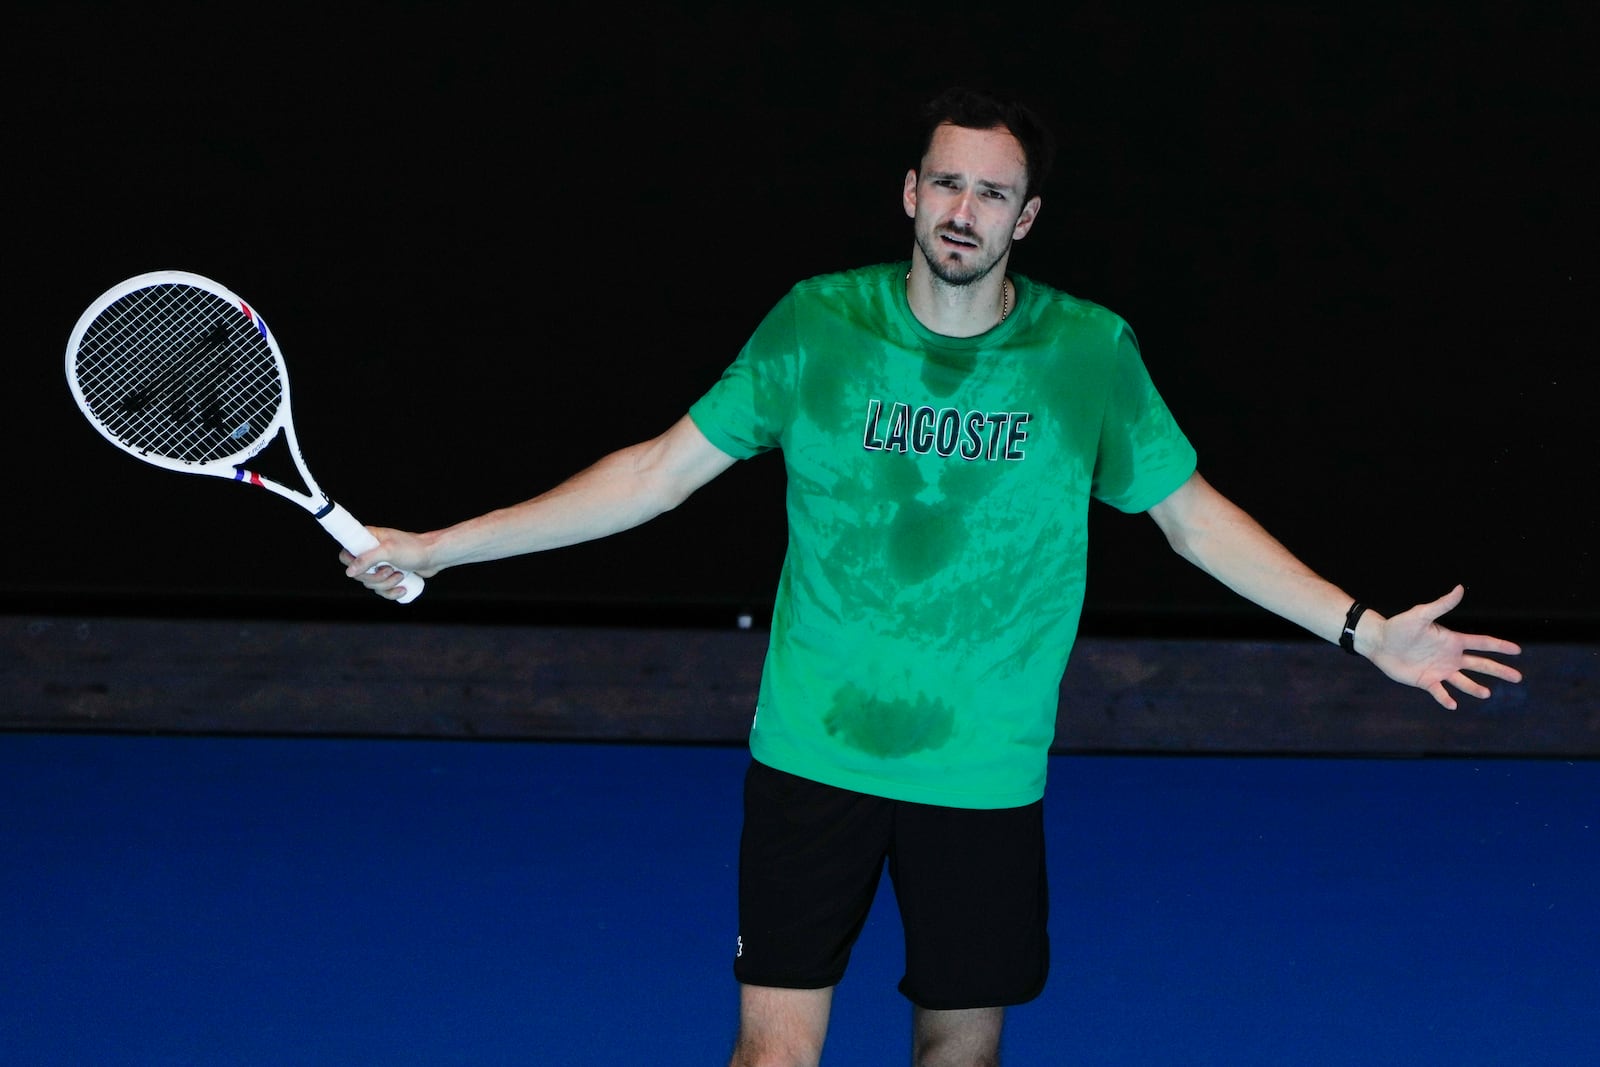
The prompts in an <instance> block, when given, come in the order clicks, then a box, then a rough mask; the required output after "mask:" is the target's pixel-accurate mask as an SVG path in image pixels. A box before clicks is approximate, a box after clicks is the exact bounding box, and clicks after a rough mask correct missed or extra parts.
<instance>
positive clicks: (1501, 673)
mask: <svg viewBox="0 0 1600 1067" xmlns="http://www.w3.org/2000/svg"><path fill="white" fill-rule="evenodd" d="M1461 669H1462V670H1463V671H1472V672H1473V673H1474V674H1487V675H1488V676H1489V677H1491V678H1498V679H1500V680H1501V681H1502V682H1520V681H1522V672H1521V671H1519V670H1517V669H1516V668H1515V667H1513V666H1511V664H1509V663H1501V662H1500V661H1499V660H1497V659H1486V658H1485V657H1483V656H1466V657H1464V658H1463V659H1462V661H1461Z"/></svg>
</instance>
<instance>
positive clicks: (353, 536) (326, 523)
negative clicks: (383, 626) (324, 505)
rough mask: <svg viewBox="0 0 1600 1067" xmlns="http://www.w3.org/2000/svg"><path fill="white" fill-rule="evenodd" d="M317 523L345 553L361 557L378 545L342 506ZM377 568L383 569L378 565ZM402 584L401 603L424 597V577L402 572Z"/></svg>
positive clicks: (329, 512) (331, 508)
mask: <svg viewBox="0 0 1600 1067" xmlns="http://www.w3.org/2000/svg"><path fill="white" fill-rule="evenodd" d="M317 521H318V522H320V523H321V524H322V528H323V529H324V530H327V531H328V532H329V533H331V534H332V535H333V539H334V540H335V541H338V542H339V543H340V544H341V545H343V546H344V547H345V551H347V552H349V553H350V554H351V555H352V556H359V555H361V553H363V552H365V551H366V550H367V549H369V548H371V547H372V546H374V545H376V544H377V543H378V539H377V538H376V537H373V536H372V534H371V533H370V532H368V530H367V528H366V527H365V526H363V525H361V524H360V523H359V522H357V521H356V517H355V516H354V515H352V514H350V513H349V512H348V511H346V510H345V509H344V508H343V507H342V506H341V505H339V504H334V505H333V506H332V507H330V508H329V509H328V511H327V512H326V513H325V514H322V515H318V516H317ZM374 566H375V567H382V566H384V564H382V563H378V564H375V565H374ZM400 584H401V585H403V586H404V587H405V590H406V595H405V596H403V597H401V598H400V603H402V604H409V603H411V602H412V601H413V600H415V599H417V597H419V596H421V595H422V587H423V585H424V584H426V583H424V582H423V580H422V575H420V574H414V573H412V572H411V571H401V572H400Z"/></svg>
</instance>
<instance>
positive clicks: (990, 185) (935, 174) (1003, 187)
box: [927, 170, 1017, 193]
mask: <svg viewBox="0 0 1600 1067" xmlns="http://www.w3.org/2000/svg"><path fill="white" fill-rule="evenodd" d="M927 177H928V178H929V179H930V180H933V179H939V178H953V179H955V180H957V181H961V180H963V179H964V178H965V177H966V175H964V174H959V173H957V172H956V171H953V170H930V171H928V173H927ZM974 184H975V185H981V186H982V187H984V188H985V189H994V190H997V191H999V192H1002V193H1010V192H1015V191H1016V188H1017V187H1016V186H1014V185H1008V184H1006V183H1005V182H992V181H989V180H988V179H987V178H979V179H978V180H977V181H976V182H975V183H974Z"/></svg>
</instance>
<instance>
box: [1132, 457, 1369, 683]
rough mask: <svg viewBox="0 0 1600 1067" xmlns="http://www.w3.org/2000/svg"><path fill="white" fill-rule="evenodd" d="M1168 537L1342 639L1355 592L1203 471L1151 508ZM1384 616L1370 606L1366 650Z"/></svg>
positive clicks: (1228, 578)
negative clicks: (1308, 560)
mask: <svg viewBox="0 0 1600 1067" xmlns="http://www.w3.org/2000/svg"><path fill="white" fill-rule="evenodd" d="M1150 514H1151V517H1152V518H1154V519H1155V520H1156V522H1157V524H1158V525H1160V526H1161V529H1162V532H1163V533H1164V534H1166V537H1167V540H1168V543H1169V544H1171V546H1172V548H1173V550H1174V551H1176V552H1177V553H1178V554H1179V555H1180V556H1182V557H1183V558H1184V559H1187V560H1188V561H1189V562H1191V563H1193V564H1194V565H1195V566H1197V567H1199V568H1200V569H1201V570H1203V571H1205V572H1206V573H1207V574H1209V575H1211V576H1212V577H1214V578H1216V579H1217V580H1218V581H1220V582H1221V583H1222V584H1224V585H1226V586H1227V587H1228V588H1230V589H1232V590H1233V591H1234V592H1236V593H1238V594H1239V595H1240V596H1243V597H1244V598H1245V599H1247V600H1250V601H1251V602H1253V603H1255V604H1257V605H1259V606H1261V607H1262V608H1265V609H1266V610H1268V611H1270V612H1272V613H1273V614H1275V615H1278V616H1280V617H1282V618H1284V619H1287V620H1288V621H1290V622H1292V623H1294V624H1296V625H1297V626H1300V627H1302V628H1304V629H1305V630H1307V631H1309V632H1311V633H1313V634H1315V635H1317V636H1318V637H1321V638H1323V639H1324V640H1327V641H1332V642H1337V641H1338V640H1339V636H1340V634H1341V633H1342V632H1343V630H1344V622H1345V616H1346V614H1347V613H1348V612H1349V610H1350V606H1351V603H1352V602H1353V601H1352V598H1351V596H1350V594H1348V593H1346V592H1345V591H1344V590H1343V589H1341V588H1339V587H1338V586H1337V585H1335V584H1334V583H1332V582H1330V581H1328V580H1327V579H1326V578H1323V577H1322V576H1321V575H1319V574H1317V573H1316V572H1315V571H1313V570H1312V569H1311V568H1310V567H1308V566H1307V565H1306V564H1305V563H1304V562H1302V561H1301V560H1300V559H1299V558H1298V557H1296V556H1295V555H1294V554H1293V553H1292V552H1290V551H1289V550H1288V549H1287V548H1286V547H1284V545H1283V544H1282V543H1281V542H1279V541H1278V540H1277V539H1276V538H1275V537H1273V536H1272V535H1271V534H1270V533H1268V532H1267V531H1266V529H1264V528H1263V527H1262V526H1261V524H1260V523H1258V522H1256V521H1255V519H1253V518H1251V517H1250V515H1249V514H1247V513H1246V512H1245V511H1244V510H1243V509H1241V508H1239V507H1238V506H1237V505H1235V504H1233V503H1232V502H1231V501H1229V500H1228V499H1227V498H1226V497H1224V496H1222V494H1220V493H1218V492H1217V491H1216V490H1215V489H1213V488H1211V486H1210V485H1209V484H1207V483H1206V482H1205V480H1204V479H1203V478H1201V477H1200V475H1199V474H1196V475H1194V477H1193V478H1192V479H1191V480H1190V482H1189V483H1187V484H1186V485H1185V486H1184V487H1183V488H1181V489H1179V490H1178V491H1177V492H1175V493H1174V494H1173V495H1172V497H1169V498H1168V500H1166V501H1163V503H1162V504H1160V505H1158V506H1157V507H1156V508H1153V509H1152V510H1151V513H1150ZM1381 622H1382V616H1380V615H1378V614H1377V613H1375V612H1372V611H1368V612H1366V613H1365V614H1364V615H1363V616H1362V618H1361V619H1360V620H1359V623H1358V625H1357V628H1356V637H1355V648H1356V651H1358V652H1360V653H1362V654H1363V655H1365V654H1367V653H1368V652H1369V651H1370V648H1371V646H1372V643H1373V639H1374V638H1375V636H1376V633H1375V631H1376V630H1377V629H1378V626H1377V625H1376V624H1378V623H1381Z"/></svg>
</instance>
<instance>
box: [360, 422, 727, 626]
mask: <svg viewBox="0 0 1600 1067" xmlns="http://www.w3.org/2000/svg"><path fill="white" fill-rule="evenodd" d="M733 462H734V460H733V457H732V456H729V455H728V454H727V453H725V452H723V451H722V450H721V449H719V448H717V447H716V446H715V445H713V444H712V443H711V442H710V441H708V440H707V439H706V437H705V435H704V434H702V433H701V432H700V429H699V427H697V426H695V424H694V422H693V421H692V420H691V419H690V418H689V417H688V416H687V415H685V416H684V417H683V418H681V419H679V420H678V421H677V422H676V423H674V424H673V426H672V427H671V428H670V429H669V430H667V432H666V433H664V434H662V435H661V436H659V437H656V438H653V439H651V440H649V441H642V442H640V443H639V444H636V445H630V446H628V447H627V448H623V449H619V450H618V451H616V452H613V453H611V454H610V455H608V456H606V457H605V458H604V459H601V460H599V461H598V462H597V463H595V464H594V465H593V466H590V467H587V468H585V469H584V470H582V471H580V472H578V473H577V474H575V475H573V476H572V477H571V478H568V479H567V480H566V481H564V482H562V483H561V484H560V485H558V486H556V487H555V488H554V489H551V490H550V491H549V492H546V493H541V494H540V495H538V496H536V497H533V498H532V499H531V500H525V501H523V502H522V503H520V504H515V505H512V506H511V507H507V508H500V509H498V510H495V511H491V512H488V513H486V514H483V515H479V516H478V517H476V518H472V519H468V520H466V521H465V522H460V523H457V524H456V525H454V526H449V527H446V528H444V529H442V530H434V531H432V532H430V533H407V532H405V531H403V530H391V529H386V528H384V527H379V526H373V527H369V529H370V530H371V531H372V535H373V536H374V537H376V538H377V539H378V544H377V546H376V547H374V548H371V549H369V550H367V551H366V552H363V553H361V555H359V556H355V557H352V556H351V555H350V554H349V553H348V552H341V553H340V554H339V559H340V561H341V562H343V563H344V564H345V565H346V566H345V573H346V574H347V575H349V576H350V577H351V578H354V579H356V580H357V581H359V582H361V583H362V584H364V585H366V586H367V587H368V588H370V589H371V590H372V591H373V592H375V593H377V594H379V595H380V596H384V597H388V598H389V599H391V600H394V599H398V598H399V597H400V596H401V595H402V593H403V592H404V588H403V587H402V586H401V585H400V584H399V582H400V575H399V572H398V571H396V570H394V569H393V567H378V568H377V570H376V571H373V572H372V573H368V569H369V568H371V567H373V565H374V564H376V563H378V562H379V561H384V562H387V563H390V564H393V565H394V567H399V568H403V569H405V570H410V571H415V572H416V573H418V574H420V575H422V577H424V578H432V577H433V576H434V575H435V574H437V573H439V572H440V571H442V570H444V569H445V568H446V567H454V566H457V565H459V564H462V563H481V562H485V561H487V560H494V559H504V558H506V557H507V556H516V555H522V554H524V553H528V552H542V551H544V550H545V549H550V548H560V547H562V546H565V545H573V544H577V543H578V542H580V541H592V540H595V539H597V538H601V537H605V536H607V535H609V534H614V533H618V532H620V531H622V530H627V529H631V528H632V527H634V526H638V525H639V524H641V523H643V522H646V521H648V520H650V519H653V518H655V517H656V516H657V515H660V514H661V513H662V512H665V511H670V510H671V509H672V508H675V507H677V506H678V505H679V504H681V503H682V502H683V501H684V500H685V499H687V498H688V496H689V494H690V493H693V492H694V491H695V490H696V489H698V488H700V487H701V486H702V485H704V484H706V483H707V482H709V481H710V480H711V479H713V478H715V477H716V476H717V475H719V474H721V473H722V472H723V471H725V470H727V469H728V467H730V466H732V464H733Z"/></svg>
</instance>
